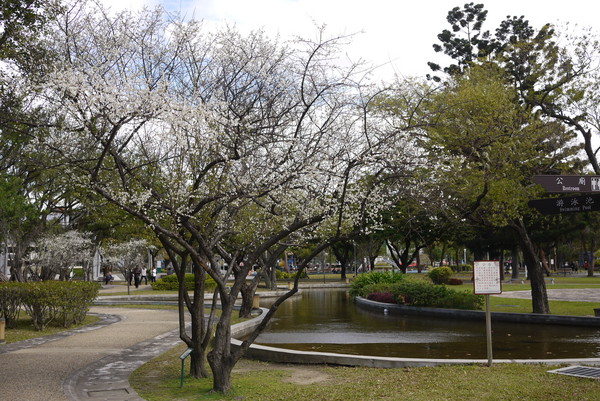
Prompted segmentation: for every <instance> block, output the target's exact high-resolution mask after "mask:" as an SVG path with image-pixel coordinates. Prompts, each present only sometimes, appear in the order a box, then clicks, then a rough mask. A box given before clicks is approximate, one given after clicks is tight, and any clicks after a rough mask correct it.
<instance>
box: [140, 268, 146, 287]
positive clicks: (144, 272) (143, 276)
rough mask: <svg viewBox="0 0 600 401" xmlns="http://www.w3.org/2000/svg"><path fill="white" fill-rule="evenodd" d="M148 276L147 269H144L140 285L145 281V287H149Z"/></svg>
mask: <svg viewBox="0 0 600 401" xmlns="http://www.w3.org/2000/svg"><path fill="white" fill-rule="evenodd" d="M147 274H148V272H147V270H146V268H145V267H142V271H141V278H140V284H141V283H142V280H144V285H148V275H147Z"/></svg>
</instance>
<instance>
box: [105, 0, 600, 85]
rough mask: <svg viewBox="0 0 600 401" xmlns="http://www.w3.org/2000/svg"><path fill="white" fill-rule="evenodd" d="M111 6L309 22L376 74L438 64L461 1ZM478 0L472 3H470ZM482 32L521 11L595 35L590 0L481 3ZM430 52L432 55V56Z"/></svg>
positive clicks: (306, 29)
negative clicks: (440, 44)
mask: <svg viewBox="0 0 600 401" xmlns="http://www.w3.org/2000/svg"><path fill="white" fill-rule="evenodd" d="M102 1H103V2H104V3H105V4H107V5H109V6H110V7H111V8H113V9H121V8H130V9H137V8H140V7H142V6H143V5H149V6H153V5H156V4H162V5H163V7H164V8H165V9H167V10H168V11H179V12H181V13H182V14H184V15H186V16H188V17H191V16H193V17H195V18H196V19H203V20H205V21H210V22H215V23H222V22H228V23H229V24H235V25H236V26H237V27H238V28H239V29H240V30H242V31H246V30H250V29H258V28H263V29H265V30H266V31H267V32H269V33H272V34H280V35H281V37H283V38H287V37H289V36H292V35H301V36H305V37H311V36H314V35H315V32H316V29H315V24H317V25H322V24H326V25H327V30H328V32H329V33H330V34H331V35H334V34H350V33H358V34H357V35H356V37H355V38H354V40H353V44H352V46H351V47H349V48H348V51H347V53H348V55H349V56H350V57H351V58H352V59H357V58H359V57H360V58H363V59H365V60H367V61H369V62H370V63H372V64H374V65H385V66H384V67H382V68H381V69H380V75H381V77H382V78H383V79H387V78H388V77H390V76H391V75H392V73H393V72H396V73H398V74H399V75H404V76H408V75H424V74H426V73H428V72H429V68H428V67H427V61H435V60H437V61H440V60H443V61H442V64H447V63H448V59H447V58H442V59H440V58H439V56H438V55H436V53H435V52H434V51H433V49H432V44H433V43H436V42H437V38H436V35H437V34H438V33H440V32H441V31H442V30H443V29H446V28H448V27H449V25H448V23H447V21H446V15H447V14H448V11H449V10H450V9H452V8H453V7H455V6H462V5H464V4H465V3H466V2H468V1H464V0H463V1H457V0H412V1H401V0H367V1H364V0H363V1H357V0H102ZM475 3H478V2H475ZM483 4H484V5H485V8H486V9H487V10H488V18H487V21H486V24H485V25H484V29H486V30H490V31H492V32H493V31H494V30H495V29H496V27H497V26H498V24H499V22H500V21H502V20H503V19H504V18H505V17H506V16H507V15H511V16H513V15H516V16H521V15H524V16H525V18H526V19H528V20H529V21H530V23H531V24H532V25H533V26H534V27H535V28H539V27H540V26H542V25H543V24H544V23H546V22H550V23H555V24H557V23H566V22H569V23H570V24H578V25H580V26H585V27H592V28H594V29H595V30H596V32H598V31H600V29H597V28H598V25H599V22H598V20H599V18H600V1H598V0H569V1H564V0H488V1H485V2H483ZM436 57H437V58H436Z"/></svg>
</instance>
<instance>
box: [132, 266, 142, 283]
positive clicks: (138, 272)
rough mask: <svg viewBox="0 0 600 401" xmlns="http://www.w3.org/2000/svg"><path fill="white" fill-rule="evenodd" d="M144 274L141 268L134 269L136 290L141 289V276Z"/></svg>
mask: <svg viewBox="0 0 600 401" xmlns="http://www.w3.org/2000/svg"><path fill="white" fill-rule="evenodd" d="M141 274H142V269H140V267H139V266H136V267H135V268H134V269H133V282H134V284H135V288H140V275H141Z"/></svg>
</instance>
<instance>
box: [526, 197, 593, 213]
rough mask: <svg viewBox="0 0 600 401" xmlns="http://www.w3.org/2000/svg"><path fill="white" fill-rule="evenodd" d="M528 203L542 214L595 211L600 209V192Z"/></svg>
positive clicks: (536, 200)
mask: <svg viewBox="0 0 600 401" xmlns="http://www.w3.org/2000/svg"><path fill="white" fill-rule="evenodd" d="M528 205H529V207H533V208H535V209H537V210H538V211H539V212H540V213H541V214H559V213H579V212H594V211H600V194H591V195H583V196H570V197H562V198H548V199H535V200H532V201H529V203H528Z"/></svg>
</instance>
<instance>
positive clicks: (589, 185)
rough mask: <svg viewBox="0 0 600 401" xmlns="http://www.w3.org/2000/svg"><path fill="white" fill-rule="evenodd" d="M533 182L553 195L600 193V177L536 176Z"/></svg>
mask: <svg viewBox="0 0 600 401" xmlns="http://www.w3.org/2000/svg"><path fill="white" fill-rule="evenodd" d="M533 182H535V183H536V184H540V185H541V186H542V187H544V189H545V190H546V191H548V192H551V193H574V192H583V193H590V192H598V193H600V176H598V175H536V176H534V177H533Z"/></svg>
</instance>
